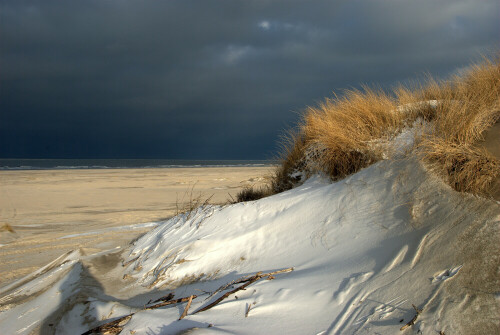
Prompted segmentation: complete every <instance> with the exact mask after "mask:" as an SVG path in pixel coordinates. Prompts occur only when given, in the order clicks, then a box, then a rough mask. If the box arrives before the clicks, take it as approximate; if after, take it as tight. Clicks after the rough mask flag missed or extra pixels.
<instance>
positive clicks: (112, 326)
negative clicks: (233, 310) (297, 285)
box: [82, 268, 293, 335]
mask: <svg viewBox="0 0 500 335" xmlns="http://www.w3.org/2000/svg"><path fill="white" fill-rule="evenodd" d="M291 271H293V268H287V269H283V270H278V271H273V272H269V273H262V272H257V273H256V274H255V275H253V276H250V277H242V278H240V279H238V280H236V281H233V282H231V283H229V284H226V285H224V286H222V287H220V288H219V289H217V291H215V293H216V292H219V291H224V290H225V289H227V288H228V287H229V286H231V285H235V284H240V283H244V284H243V285H241V286H239V287H237V288H235V289H233V290H231V291H229V292H227V293H225V294H224V295H222V296H221V297H220V298H218V299H217V300H215V301H214V302H212V303H210V304H208V305H207V306H205V307H203V308H201V309H199V310H197V311H195V312H194V313H193V314H196V313H200V312H203V311H206V310H208V309H210V308H212V307H214V306H215V305H217V304H218V303H220V302H221V301H222V300H224V299H225V298H227V297H229V296H230V295H231V294H233V293H236V292H238V291H240V290H244V289H245V288H246V287H247V286H249V285H251V284H252V283H255V282H256V281H258V280H260V279H262V278H267V279H268V280H272V279H275V277H274V276H273V275H276V274H279V273H285V272H291ZM215 293H214V294H215ZM173 296H174V295H173V294H172V293H170V294H169V295H168V296H166V297H162V298H160V299H157V300H155V301H154V302H158V301H162V302H160V303H158V304H155V305H151V306H145V307H144V308H142V309H141V310H151V309H157V308H160V307H164V306H168V305H174V304H178V303H181V302H185V301H187V302H188V303H187V305H186V307H185V308H184V312H183V313H182V315H181V316H180V318H179V320H181V319H183V318H184V317H186V315H187V314H188V310H189V307H191V302H192V301H193V299H195V298H197V297H198V296H197V295H194V294H193V295H190V296H188V297H184V298H179V299H175V300H168V299H169V298H170V299H171V298H173ZM248 312H250V307H249V308H248V310H247V312H246V314H245V317H247V316H248ZM135 313H137V312H135ZM135 313H131V314H128V315H125V316H122V317H120V318H118V319H116V320H114V321H111V322H107V323H105V324H102V325H100V326H97V327H94V328H92V329H90V330H88V331H86V332H85V333H83V334H82V335H92V334H119V333H120V332H121V331H122V329H123V326H125V324H127V323H128V321H129V320H130V319H131V318H132V316H133V315H134V314H135Z"/></svg>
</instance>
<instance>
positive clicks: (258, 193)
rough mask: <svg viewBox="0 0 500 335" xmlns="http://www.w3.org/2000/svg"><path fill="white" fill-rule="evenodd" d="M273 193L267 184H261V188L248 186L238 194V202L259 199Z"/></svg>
mask: <svg viewBox="0 0 500 335" xmlns="http://www.w3.org/2000/svg"><path fill="white" fill-rule="evenodd" d="M272 194H273V192H272V189H270V188H269V187H267V186H261V187H260V188H254V187H250V186H247V187H245V188H243V189H242V190H241V191H239V192H238V194H236V202H244V201H253V200H259V199H262V198H265V197H268V196H270V195H272Z"/></svg>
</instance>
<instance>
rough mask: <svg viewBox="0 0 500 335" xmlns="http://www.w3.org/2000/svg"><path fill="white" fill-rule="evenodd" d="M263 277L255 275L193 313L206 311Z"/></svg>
mask: <svg viewBox="0 0 500 335" xmlns="http://www.w3.org/2000/svg"><path fill="white" fill-rule="evenodd" d="M260 278H261V277H258V276H254V277H253V278H252V279H250V280H249V281H248V282H246V283H245V284H243V285H241V286H239V287H237V288H235V289H234V290H232V291H229V292H227V293H224V295H223V296H222V297H220V298H219V299H217V300H215V301H214V302H212V303H211V304H208V305H206V306H205V307H203V308H200V309H199V310H197V311H196V312H194V313H193V314H196V313H199V312H203V311H206V310H208V309H210V308H212V307H214V306H215V305H217V304H218V303H219V302H221V301H222V300H224V299H226V298H227V297H229V296H230V295H231V294H233V293H236V292H238V291H240V290H244V289H245V288H246V287H247V286H248V285H250V284H252V283H254V282H256V281H257V280H259V279H260Z"/></svg>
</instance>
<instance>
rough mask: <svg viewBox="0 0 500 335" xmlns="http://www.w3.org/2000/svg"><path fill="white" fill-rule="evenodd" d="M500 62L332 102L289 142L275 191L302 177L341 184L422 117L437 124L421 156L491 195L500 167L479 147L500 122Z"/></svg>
mask: <svg viewBox="0 0 500 335" xmlns="http://www.w3.org/2000/svg"><path fill="white" fill-rule="evenodd" d="M499 99H500V62H499V59H498V58H497V59H495V60H494V61H492V60H488V59H484V60H483V61H482V62H481V63H477V64H474V65H472V66H471V67H469V69H468V70H467V71H465V72H463V73H461V74H458V75H455V76H453V77H452V78H450V79H449V80H447V81H437V80H434V79H433V78H432V77H431V76H428V78H427V80H426V82H425V83H424V84H423V85H415V86H414V87H411V88H408V87H404V86H402V85H400V86H398V87H396V88H394V89H393V90H392V91H391V92H389V93H387V92H384V91H382V90H380V89H371V88H368V87H363V88H362V89H361V90H348V91H346V92H345V93H344V94H343V95H342V96H337V95H335V96H334V97H333V98H327V99H325V100H324V101H323V102H321V103H320V104H318V105H317V106H314V107H308V108H307V109H306V110H305V113H304V115H303V118H302V120H301V122H300V124H299V126H298V130H297V131H295V132H293V133H291V135H290V136H288V137H286V140H285V141H284V145H283V155H282V164H281V165H280V166H279V167H278V169H277V171H276V173H275V176H274V179H273V181H272V189H273V191H274V192H275V193H278V192H281V191H284V190H286V189H290V188H292V187H293V186H294V185H295V184H297V183H298V182H299V181H300V179H301V178H299V177H298V176H301V175H303V174H306V175H310V174H312V173H317V172H323V173H325V174H327V175H328V176H330V178H331V179H332V180H338V179H342V178H344V177H346V176H348V175H350V174H352V173H355V172H357V171H359V170H360V169H362V168H364V167H366V166H368V165H370V164H372V163H374V162H376V161H378V160H380V159H381V158H382V156H383V152H382V149H381V148H380V146H377V145H374V143H376V142H377V141H381V140H387V139H390V138H392V137H394V136H395V135H397V134H398V133H399V132H400V131H401V130H402V129H403V128H404V127H407V126H411V125H412V124H413V123H414V122H415V120H417V119H420V120H421V121H422V122H427V123H428V125H430V127H429V130H427V131H426V132H425V133H423V135H422V137H421V138H420V139H419V141H418V143H417V149H418V153H419V157H420V158H421V159H422V160H423V161H424V162H425V163H426V164H427V166H429V167H430V168H431V169H432V170H433V171H435V172H436V173H438V174H440V175H442V176H443V177H444V179H445V180H446V181H447V182H448V183H449V184H450V185H451V186H452V187H453V188H455V189H456V190H457V191H460V192H470V193H475V194H484V193H487V191H488V188H489V187H490V185H491V183H492V181H493V180H494V179H495V178H497V177H498V173H499V172H498V171H499V161H498V159H496V158H495V157H493V156H491V155H490V154H489V153H488V152H486V151H485V150H481V149H479V148H477V147H476V143H477V142H478V141H480V140H481V139H482V134H483V132H484V131H485V130H486V129H488V128H489V127H491V126H492V125H493V124H495V122H497V121H498V119H499V117H500V100H499Z"/></svg>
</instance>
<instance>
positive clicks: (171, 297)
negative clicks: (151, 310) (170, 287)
mask: <svg viewBox="0 0 500 335" xmlns="http://www.w3.org/2000/svg"><path fill="white" fill-rule="evenodd" d="M173 298H174V294H173V293H172V292H170V293H169V294H168V295H166V296H164V297H161V298H159V299H156V300H155V301H153V303H155V302H159V301H169V300H172V299H173ZM150 303H151V300H149V302H148V303H147V304H146V305H149V304H150Z"/></svg>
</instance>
